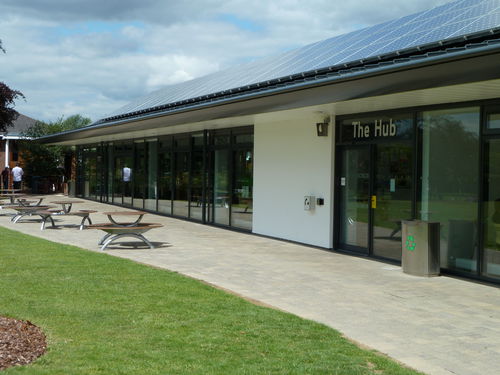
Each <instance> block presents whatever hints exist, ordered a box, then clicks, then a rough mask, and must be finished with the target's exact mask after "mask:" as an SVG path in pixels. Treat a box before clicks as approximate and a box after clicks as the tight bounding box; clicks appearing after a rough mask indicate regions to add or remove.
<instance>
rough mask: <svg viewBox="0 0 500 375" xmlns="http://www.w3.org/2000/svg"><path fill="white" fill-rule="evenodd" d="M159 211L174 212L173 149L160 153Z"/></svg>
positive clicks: (162, 150)
mask: <svg viewBox="0 0 500 375" xmlns="http://www.w3.org/2000/svg"><path fill="white" fill-rule="evenodd" d="M158 211H160V212H163V213H165V214H171V213H172V151H171V150H169V149H161V150H160V152H159V153H158Z"/></svg>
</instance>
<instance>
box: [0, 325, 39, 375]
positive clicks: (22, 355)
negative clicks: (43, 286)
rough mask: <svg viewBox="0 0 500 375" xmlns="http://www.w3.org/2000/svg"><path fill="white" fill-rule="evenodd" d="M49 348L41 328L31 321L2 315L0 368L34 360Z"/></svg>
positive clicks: (24, 363) (0, 326)
mask: <svg viewBox="0 0 500 375" xmlns="http://www.w3.org/2000/svg"><path fill="white" fill-rule="evenodd" d="M46 350H47V341H46V339H45V335H44V333H43V332H42V330H41V329H40V328H38V327H37V326H35V325H34V324H32V323H31V322H30V321H23V320H16V319H11V318H5V317H3V316H0V370H4V369H6V368H7V367H12V366H21V365H26V364H28V363H31V362H33V361H34V360H35V359H37V358H38V357H40V356H41V355H42V354H44V353H45V351H46Z"/></svg>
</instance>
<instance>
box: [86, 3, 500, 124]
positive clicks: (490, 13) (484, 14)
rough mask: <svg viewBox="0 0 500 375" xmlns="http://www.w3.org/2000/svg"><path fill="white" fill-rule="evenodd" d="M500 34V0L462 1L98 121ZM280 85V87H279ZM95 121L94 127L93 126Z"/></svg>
mask: <svg viewBox="0 0 500 375" xmlns="http://www.w3.org/2000/svg"><path fill="white" fill-rule="evenodd" d="M497 37H500V0H458V1H454V2H451V3H448V4H445V5H442V6H439V7H436V8H433V9H430V10H427V11H423V12H419V13H416V14H412V15H409V16H405V17H402V18H399V19H396V20H392V21H388V22H384V23H382V24H379V25H375V26H372V27H368V28H365V29H362V30H357V31H354V32H350V33H347V34H343V35H339V36H335V37H332V38H329V39H326V40H323V41H320V42H317V43H313V44H310V45H307V46H305V47H302V48H298V49H295V50H292V51H289V52H286V53H283V54H279V55H276V56H272V57H269V58H266V59H262V60H259V61H256V62H251V63H248V64H244V65H240V66H236V67H233V68H230V69H227V70H223V71H220V72H216V73H213V74H210V75H207V76H204V77H200V78H196V79H193V80H190V81H186V82H182V83H179V84H175V85H170V86H167V87H165V88H163V89H160V90H158V91H155V92H153V93H151V94H150V95H146V96H144V97H141V98H138V99H137V100H134V101H133V102H131V103H129V104H127V105H126V106H124V107H122V108H120V109H118V110H117V111H115V112H114V113H112V114H110V115H109V116H107V117H105V118H103V119H101V120H99V121H98V122H96V123H95V124H92V125H94V126H95V125H99V124H106V123H113V122H116V121H119V120H124V119H136V118H140V117H142V116H145V115H148V114H151V113H158V112H163V111H167V110H168V109H171V108H189V107H191V106H192V107H196V106H197V105H199V104H200V103H204V102H207V101H213V100H216V99H217V100H223V99H224V98H234V97H237V96H244V95H246V94H248V93H250V92H263V91H266V90H272V91H274V92H276V91H279V89H280V88H281V89H287V88H290V87H293V86H294V85H297V83H301V82H304V81H309V82H311V81H315V80H320V79H323V78H325V76H327V75H339V74H343V73H345V72H349V71H350V72H352V71H353V70H356V69H361V70H366V69H369V68H373V67H374V66H377V65H380V64H382V65H383V64H394V63H395V62H396V63H397V62H398V61H401V59H405V58H414V56H418V58H420V59H422V58H430V57H432V56H434V54H446V53H450V52H456V51H455V50H454V49H456V48H468V46H470V45H473V44H481V43H484V42H485V40H488V39H496V38H497ZM277 89H278V90H277ZM92 125H90V126H92Z"/></svg>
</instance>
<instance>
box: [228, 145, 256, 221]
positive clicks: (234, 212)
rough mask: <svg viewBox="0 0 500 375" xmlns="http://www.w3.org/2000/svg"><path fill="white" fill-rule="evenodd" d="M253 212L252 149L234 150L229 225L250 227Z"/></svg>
mask: <svg viewBox="0 0 500 375" xmlns="http://www.w3.org/2000/svg"><path fill="white" fill-rule="evenodd" d="M252 214H253V151H252V150H250V149H243V150H237V151H235V152H234V183H233V201H232V204H231V225H232V226H235V227H239V228H244V229H252Z"/></svg>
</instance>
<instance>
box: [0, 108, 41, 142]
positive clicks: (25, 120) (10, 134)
mask: <svg viewBox="0 0 500 375" xmlns="http://www.w3.org/2000/svg"><path fill="white" fill-rule="evenodd" d="M36 122H37V121H36V120H35V119H32V118H31V117H28V116H25V115H23V114H19V116H18V118H17V119H16V120H15V121H14V122H13V123H12V126H9V127H8V128H7V131H6V132H2V133H0V137H2V138H19V136H20V135H21V133H22V132H23V131H25V130H26V129H28V128H30V127H31V126H33V125H35V124H36Z"/></svg>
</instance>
